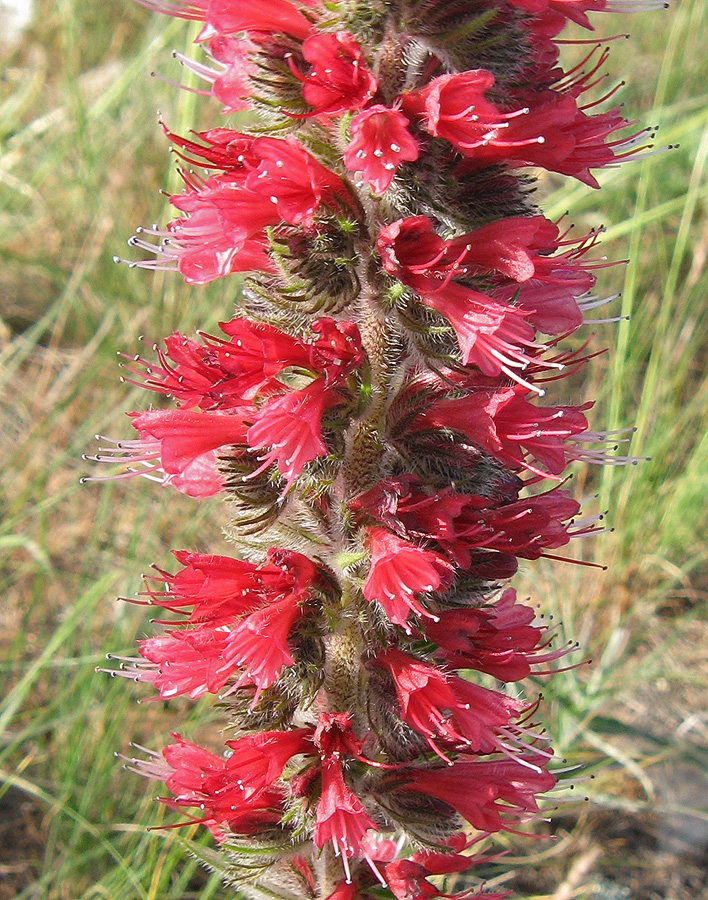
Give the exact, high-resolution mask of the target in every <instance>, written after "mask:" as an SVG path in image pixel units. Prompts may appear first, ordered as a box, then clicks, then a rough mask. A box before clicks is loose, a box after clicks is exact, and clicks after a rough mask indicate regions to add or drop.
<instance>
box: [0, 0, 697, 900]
mask: <svg viewBox="0 0 708 900" xmlns="http://www.w3.org/2000/svg"><path fill="white" fill-rule="evenodd" d="M707 19H708V5H706V4H705V3H703V2H702V0H681V2H679V3H677V4H676V5H675V6H674V7H672V8H671V9H669V10H666V11H658V12H653V13H647V14H644V15H641V16H632V17H619V16H614V15H613V16H596V25H597V29H598V34H599V35H601V36H608V35H610V34H616V33H619V32H622V31H628V32H630V33H631V35H632V40H631V41H624V40H622V41H617V42H616V43H615V44H614V46H613V51H612V55H611V57H610V68H611V70H612V72H613V73H614V74H616V75H617V77H618V78H624V79H625V80H626V81H627V85H626V86H625V87H624V88H623V89H622V91H621V95H620V97H621V100H622V101H624V102H625V103H626V113H627V115H628V116H629V117H631V118H637V119H638V120H640V121H641V122H642V123H643V124H649V125H659V126H660V130H659V132H658V137H657V144H658V145H660V146H661V145H667V144H672V145H673V144H676V143H678V144H680V147H679V149H675V150H672V151H670V152H668V153H663V154H658V155H655V156H650V157H649V158H647V159H645V160H643V161H641V162H635V163H632V164H628V165H624V166H621V167H619V168H617V169H614V170H609V171H606V172H605V173H603V174H602V175H601V181H602V184H603V190H602V191H601V192H600V193H597V192H593V191H590V190H589V189H586V188H585V187H583V186H578V185H575V184H572V183H568V184H560V183H558V184H556V183H555V182H553V183H550V182H549V183H548V184H547V185H544V188H547V192H548V199H547V202H546V203H545V209H546V211H547V214H548V215H549V217H551V218H554V217H556V216H560V215H562V214H563V213H564V212H566V211H568V212H569V213H570V218H571V220H572V221H574V222H576V223H577V227H578V228H579V229H581V228H587V227H595V226H598V225H600V224H604V225H605V226H606V227H607V233H606V234H605V239H604V242H603V247H604V248H605V252H606V253H607V255H608V256H609V257H610V258H613V259H622V258H627V257H628V258H629V260H630V262H629V263H628V265H626V266H625V267H615V268H610V269H607V270H604V271H603V272H601V273H600V282H601V287H602V291H603V293H607V294H609V293H612V292H613V291H615V290H617V291H622V298H621V300H619V301H617V302H616V303H615V304H614V307H613V312H614V311H615V310H616V311H617V312H619V311H620V307H621V314H622V315H624V316H629V317H630V318H629V321H622V322H621V323H620V324H619V325H614V326H602V327H598V328H596V329H595V330H596V331H597V332H598V338H597V339H596V342H595V346H596V347H598V346H603V345H606V346H608V347H609V352H608V353H607V354H605V355H604V356H602V357H600V358H599V359H597V360H595V361H594V363H593V364H592V366H590V367H588V368H587V371H586V372H585V373H583V375H582V376H581V377H579V378H578V377H576V379H575V381H574V382H573V385H572V387H571V394H572V399H573V400H576V401H580V400H582V399H585V398H586V397H588V396H594V397H596V398H597V404H596V406H595V409H594V411H593V414H592V415H593V423H594V425H595V427H597V428H622V427H626V426H629V425H633V424H636V425H637V431H636V433H635V434H634V435H633V438H632V443H631V445H630V449H629V452H630V453H631V454H633V455H636V456H647V457H650V460H649V461H647V462H643V463H642V464H641V465H639V466H636V467H629V468H622V469H605V470H602V471H599V472H598V471H595V472H590V473H588V472H584V471H581V470H578V472H577V473H576V475H575V477H574V482H575V485H576V489H577V490H578V492H579V494H580V495H583V496H588V495H592V496H593V497H596V499H591V501H590V504H589V505H590V506H592V507H593V508H595V509H607V510H609V515H608V517H607V518H608V522H609V523H610V524H611V525H612V527H613V528H614V532H613V533H611V534H608V535H605V536H603V537H601V538H599V539H598V540H595V541H593V542H592V546H591V545H590V542H587V541H585V542H583V546H582V548H578V549H577V552H580V550H581V549H582V552H583V553H584V554H585V556H586V558H595V559H597V560H598V561H600V562H602V563H603V564H605V565H607V566H608V571H607V572H605V573H602V574H599V573H598V572H597V571H596V570H593V569H588V568H582V567H579V566H570V565H567V564H566V565H564V564H563V563H550V562H545V563H544V562H541V563H539V564H533V565H532V566H529V567H527V568H526V569H525V570H524V571H523V572H522V573H521V575H520V578H519V580H518V586H519V588H520V590H521V591H527V592H528V594H530V595H531V596H532V597H533V599H534V601H536V602H538V603H539V604H540V605H541V608H542V609H543V610H544V611H545V612H547V613H548V614H549V615H551V614H552V615H555V616H558V617H560V618H561V619H562V620H563V622H564V628H565V631H566V633H567V634H568V635H570V636H572V637H573V638H575V639H578V640H580V641H581V643H582V644H583V646H584V647H586V648H588V651H587V652H588V654H589V655H592V656H593V657H594V662H593V665H592V666H591V667H583V668H581V669H579V670H576V671H574V672H570V673H568V674H566V675H565V676H559V677H558V678H555V679H550V680H543V692H544V695H545V697H546V700H547V701H548V702H547V704H546V707H547V710H546V718H547V720H548V727H549V729H550V731H551V733H552V734H553V735H554V738H555V743H556V745H557V746H558V748H559V750H560V752H561V754H562V755H563V756H565V757H566V758H567V759H568V760H569V763H571V764H574V763H583V764H584V765H585V767H586V771H587V772H588V773H595V774H597V776H598V777H597V778H596V780H595V781H594V782H593V783H592V785H590V786H588V788H587V790H588V794H589V795H590V798H591V799H590V801H589V802H587V803H582V802H581V803H580V804H579V805H568V806H561V807H560V809H559V811H558V812H556V813H555V814H554V816H553V821H552V823H551V825H550V826H549V827H550V829H551V830H552V831H554V832H555V834H556V838H557V839H556V840H555V842H551V843H549V842H542V845H541V849H539V847H538V846H534V847H532V848H531V850H529V849H528V848H527V849H526V850H525V851H524V852H525V856H524V857H523V858H522V857H518V862H519V866H520V868H519V870H518V872H517V873H516V874H515V875H514V876H513V878H511V879H510V878H508V877H506V876H501V877H499V878H497V881H498V882H500V883H504V884H505V885H506V886H513V887H514V889H515V890H516V891H517V893H518V894H520V895H521V896H527V897H538V898H541V897H548V898H554V900H571V898H576V897H578V898H581V897H602V898H603V900H622V898H627V900H629V898H631V900H643V898H646V900H652V898H655V897H661V898H662V900H663V898H668V900H672V898H675V900H684V898H686V900H688V898H690V900H694V898H697V897H706V896H708V887H706V885H707V884H708V875H707V874H706V872H707V867H706V865H705V844H706V843H708V837H706V835H707V834H708V824H707V823H708V807H707V806H706V797H707V796H708V784H707V783H706V779H705V775H704V774H703V773H704V772H705V771H706V770H708V765H707V763H708V751H707V749H706V748H707V746H708V713H706V709H708V703H707V702H706V700H707V698H708V687H707V679H708V640H707V633H708V629H707V628H706V626H705V624H704V613H705V609H706V601H707V599H708V567H707V562H708V544H706V540H705V534H706V524H707V520H708V502H707V490H706V488H707V486H708V453H707V451H708V436H707V435H708V366H707V362H708V304H706V291H707V288H708V269H707V267H706V258H707V257H708V216H707V214H706V213H707V209H706V202H707V200H708V178H707V177H706V163H707V161H708V108H707V105H706V83H707V82H706V79H707V78H708V64H707V63H706V58H705V52H704V49H703V43H704V35H705V34H706V29H707V28H708V21H707ZM192 36H193V33H190V29H189V28H188V27H187V26H185V25H184V23H179V22H175V21H172V20H167V19H164V18H161V17H158V16H156V15H150V14H149V13H147V12H146V11H145V10H143V9H141V8H140V7H138V6H137V5H135V4H131V3H130V2H127V0H126V2H125V3H118V4H87V3H82V2H79V0H57V2H49V0H37V2H36V4H35V7H34V15H33V18H32V22H31V24H30V26H29V27H28V29H27V30H26V31H25V33H24V35H23V37H22V39H21V40H20V41H18V42H16V43H14V44H13V43H5V44H4V45H3V47H2V48H1V49H0V55H1V57H2V77H1V79H0V198H1V202H0V259H1V260H2V266H1V267H0V385H1V388H0V390H1V391H2V406H1V408H0V417H1V418H0V460H1V461H2V469H1V472H0V497H1V498H2V499H1V502H2V522H1V523H0V581H1V583H2V588H3V599H2V604H1V605H0V784H2V787H0V900H10V898H15V897H16V898H47V900H50V898H51V900H59V898H61V900H79V898H80V900H89V898H99V897H100V898H110V900H124V898H141V900H148V898H149V900H170V898H174V900H187V898H199V900H207V898H223V897H227V896H231V894H232V892H230V891H229V890H228V889H226V888H223V887H222V886H221V885H220V884H219V880H218V878H217V877H215V876H210V875H209V873H208V872H207V871H205V870H203V869H201V868H199V867H198V865H197V863H196V862H194V861H193V860H192V859H190V858H189V857H185V855H184V852H183V847H182V845H181V842H182V840H183V837H184V834H183V833H178V832H174V831H158V832H147V831H146V830H145V825H147V824H159V823H160V822H161V821H162V816H163V810H162V807H160V806H159V805H156V804H154V803H152V800H151V797H152V796H153V793H154V791H153V789H152V787H151V786H150V785H149V784H148V783H146V782H144V781H143V780H141V779H139V778H136V777H133V776H131V775H129V774H128V773H125V772H123V771H121V769H120V766H119V765H118V764H117V762H116V761H115V760H114V758H113V753H114V751H121V752H125V751H126V748H127V745H128V742H129V741H130V740H136V741H138V742H141V743H145V744H147V745H148V746H153V747H160V746H162V745H163V744H164V742H165V739H166V736H167V734H168V732H169V731H170V730H174V729H176V728H179V730H180V731H181V732H182V733H183V734H184V735H185V736H186V737H195V738H197V739H198V740H201V741H202V742H206V739H205V737H204V733H205V728H204V722H205V717H206V720H208V717H209V716H210V713H209V709H208V704H205V705H200V704H197V705H196V707H195V706H194V705H192V704H189V703H187V702H180V701H174V702H170V703H167V704H164V705H158V704H156V703H143V704H142V705H140V706H138V705H136V702H135V699H136V696H137V694H136V692H135V691H132V690H131V686H130V685H129V684H126V683H125V682H123V681H122V680H121V679H118V680H115V681H113V680H111V679H109V678H107V677H106V676H100V675H96V674H95V673H94V667H95V666H96V665H98V664H100V663H101V662H102V660H103V658H104V654H105V653H106V652H107V651H109V650H110V651H116V652H121V651H124V652H131V647H132V645H133V642H134V640H135V638H136V637H140V636H141V635H142V634H143V633H144V631H145V629H146V628H147V627H148V626H147V622H146V618H147V617H146V614H145V611H144V610H142V609H140V608H135V607H131V606H129V605H127V604H124V603H116V602H115V600H114V597H115V596H117V595H118V594H121V595H130V594H131V593H132V592H133V591H135V590H137V589H138V587H139V575H140V572H141V571H144V570H145V569H146V568H147V566H148V565H149V564H150V563H151V562H153V561H154V562H156V563H157V564H158V565H163V566H169V559H168V555H169V548H171V547H175V548H180V547H188V548H189V549H193V550H203V551H212V552H219V549H220V548H222V550H223V544H222V543H221V542H222V540H223V539H222V537H221V534H220V523H221V521H222V515H221V511H220V510H219V509H218V504H216V503H211V502H206V503H205V502H200V503H196V502H194V501H191V500H189V498H186V497H181V496H179V495H177V494H176V493H174V492H172V493H169V492H162V491H160V490H159V489H156V488H155V486H154V485H151V484H149V483H148V482H145V481H142V480H141V479H133V480H130V481H129V482H118V483H108V484H93V485H85V486H81V485H79V483H78V479H79V476H80V475H81V474H84V472H85V465H86V464H84V463H82V462H81V459H80V457H81V454H82V453H83V452H85V451H87V450H90V449H91V447H92V445H93V435H94V432H100V433H103V434H109V435H112V436H116V437H118V436H120V435H125V434H127V429H126V425H127V422H126V421H125V419H124V415H123V414H124V412H125V411H126V410H130V409H139V408H144V407H145V406H146V404H147V403H148V399H149V398H148V397H147V396H146V395H145V394H144V392H141V391H139V390H138V389H133V388H131V387H130V386H127V385H124V384H121V383H120V382H119V380H118V374H119V370H118V368H117V360H116V356H115V354H116V350H124V351H126V352H128V353H134V352H138V349H139V345H138V340H137V339H138V336H139V335H140V334H144V335H145V336H146V337H147V338H148V339H149V340H157V339H159V338H160V337H161V336H164V335H166V334H168V333H169V332H170V331H171V330H172V329H175V328H179V329H181V330H183V331H186V332H190V331H193V330H194V329H196V328H198V327H199V328H204V329H206V330H209V329H212V330H213V329H214V327H215V323H216V322H217V321H218V320H219V319H220V318H224V317H225V316H228V315H229V314H230V311H231V308H232V305H233V302H234V299H235V291H236V288H235V287H234V284H233V283H230V282H229V281H226V282H218V283H217V284H215V285H212V286H209V287H208V288H206V289H204V288H199V289H188V288H186V287H185V286H184V285H183V284H181V283H180V281H179V280H178V278H176V277H166V276H164V275H162V274H161V273H157V274H155V275H151V274H149V273H146V272H143V271H140V270H131V269H129V268H128V267H126V266H116V265H114V264H113V262H112V257H113V255H114V254H116V253H117V254H119V255H122V254H123V252H124V250H123V248H124V246H125V243H124V242H125V240H126V238H127V237H128V236H129V235H130V234H132V232H133V230H134V228H135V226H136V225H140V224H150V223H151V222H153V221H156V222H164V221H165V201H164V198H163V197H162V196H161V195H160V194H159V190H160V189H161V188H170V187H171V188H173V189H174V188H176V187H177V181H176V178H175V174H174V170H173V167H172V164H171V162H170V159H169V157H168V153H167V146H166V142H165V141H164V140H163V139H162V136H161V134H160V133H159V131H158V128H157V121H156V113H157V110H158V109H159V110H161V111H162V112H163V113H164V115H165V117H166V119H167V122H168V124H169V125H170V126H171V127H173V128H174V130H175V131H177V132H180V133H184V132H185V131H186V130H187V129H189V128H190V127H198V126H199V124H200V122H199V119H198V116H199V115H202V116H208V118H205V119H204V122H203V125H204V126H205V127H206V126H207V125H208V124H209V123H210V122H214V121H216V120H217V119H218V111H217V108H216V107H214V106H211V107H210V105H209V104H208V103H206V104H205V103H200V104H199V108H197V104H196V103H195V97H194V95H192V94H189V93H186V92H178V91H175V90H174V89H173V88H171V87H169V86H167V85H165V84H164V83H162V82H160V81H159V80H158V79H154V78H150V72H151V71H152V70H154V69H156V70H158V71H159V72H160V73H161V74H164V75H165V76H166V77H172V78H177V79H181V80H184V79H185V78H186V77H187V73H185V72H183V71H178V67H177V64H176V63H175V62H174V61H173V60H172V59H171V58H170V55H169V51H170V50H172V49H173V48H177V49H179V50H183V51H186V52H191V49H189V48H190V40H191V37H192ZM581 36H583V37H587V35H581ZM586 49H587V48H586ZM567 52H568V59H570V58H573V57H574V56H575V57H577V55H578V53H581V52H583V48H578V47H573V46H569V47H568V48H567ZM610 314H612V313H610ZM541 680H542V679H539V682H540V681H541ZM197 722H200V723H202V724H201V730H200V729H199V728H197V724H196V723H197ZM217 728H218V724H216V723H215V725H214V731H216V730H217ZM701 779H703V780H701ZM687 835H689V836H691V835H692V836H693V838H692V839H691V838H690V837H689V838H687V837H686V836H687ZM696 836H697V837H696ZM195 839H196V840H198V841H202V842H203V843H205V841H204V837H203V836H201V837H200V836H199V835H196V836H195ZM692 841H693V846H690V845H691V842H692ZM511 850H512V855H511V856H510V857H508V860H507V861H508V862H509V861H513V860H517V857H516V856H514V853H516V852H517V851H516V847H515V845H513V846H511ZM701 854H703V857H701ZM492 883H494V880H492Z"/></svg>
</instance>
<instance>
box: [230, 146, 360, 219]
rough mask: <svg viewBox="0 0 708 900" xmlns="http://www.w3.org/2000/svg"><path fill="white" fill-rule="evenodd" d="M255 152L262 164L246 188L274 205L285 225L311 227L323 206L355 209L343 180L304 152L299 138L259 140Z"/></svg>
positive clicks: (249, 177)
mask: <svg viewBox="0 0 708 900" xmlns="http://www.w3.org/2000/svg"><path fill="white" fill-rule="evenodd" d="M252 151H253V153H254V154H255V156H256V157H257V158H258V159H259V160H260V162H259V164H258V167H257V168H256V169H254V170H253V171H252V172H251V173H250V174H249V176H248V178H247V179H246V187H247V188H248V190H249V191H252V192H253V193H254V194H255V195H256V196H257V197H259V198H261V199H262V200H263V199H265V200H267V201H269V202H270V203H272V204H274V205H275V207H276V209H277V213H278V217H279V219H282V221H284V222H287V223H289V224H291V225H311V224H312V221H313V218H312V217H313V214H314V213H315V211H316V210H317V209H318V207H319V206H320V204H321V203H324V204H325V205H328V206H335V207H336V206H344V207H351V206H352V198H351V195H350V194H349V191H348V190H347V188H346V187H345V185H344V182H343V181H342V180H341V178H339V177H338V176H337V175H335V174H334V172H330V171H329V169H326V168H325V167H324V166H323V165H322V164H321V163H319V162H317V160H316V159H315V158H314V157H313V156H311V155H310V154H309V153H307V152H306V151H305V150H303V148H302V147H301V145H300V143H299V141H298V140H297V139H296V138H294V137H292V136H291V137H288V138H286V139H285V140H284V141H283V140H277V139H276V138H267V137H264V138H258V139H257V140H255V141H254V142H253V146H252ZM276 221H277V220H276ZM274 224H275V223H274Z"/></svg>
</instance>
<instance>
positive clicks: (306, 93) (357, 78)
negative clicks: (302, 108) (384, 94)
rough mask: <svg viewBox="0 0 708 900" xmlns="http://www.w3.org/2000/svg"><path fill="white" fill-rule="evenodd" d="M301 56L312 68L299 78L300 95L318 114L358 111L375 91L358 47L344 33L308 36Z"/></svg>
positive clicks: (373, 79)
mask: <svg viewBox="0 0 708 900" xmlns="http://www.w3.org/2000/svg"><path fill="white" fill-rule="evenodd" d="M302 55H303V56H304V58H305V59H306V60H307V62H309V63H310V64H311V65H312V71H311V72H310V73H309V75H307V76H306V77H305V78H303V89H302V95H303V97H304V98H305V102H306V103H308V104H309V105H310V106H312V107H313V108H314V111H315V113H317V114H318V115H327V116H335V115H339V114H341V113H343V112H347V110H352V109H361V107H362V106H365V105H366V104H367V103H368V101H369V100H370V99H371V97H373V96H374V94H375V93H376V91H377V89H378V84H377V82H376V79H375V78H374V76H373V75H372V74H371V73H370V72H369V71H368V70H367V68H366V64H365V61H364V57H363V54H362V52H361V47H360V46H359V44H358V43H357V42H356V41H355V40H354V38H353V37H352V36H351V35H350V34H348V33H347V32H346V31H337V32H335V33H328V34H315V35H312V36H311V37H309V38H307V40H306V41H305V42H304V43H303V45H302Z"/></svg>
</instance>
